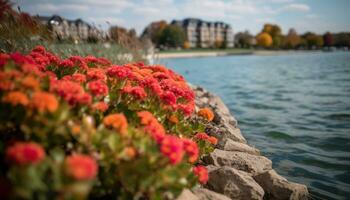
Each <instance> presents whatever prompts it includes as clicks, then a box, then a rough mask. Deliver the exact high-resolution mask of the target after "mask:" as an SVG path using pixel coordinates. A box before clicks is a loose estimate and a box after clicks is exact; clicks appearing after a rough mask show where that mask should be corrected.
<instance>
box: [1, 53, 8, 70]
mask: <svg viewBox="0 0 350 200" xmlns="http://www.w3.org/2000/svg"><path fill="white" fill-rule="evenodd" d="M9 58H10V56H9V55H8V54H4V53H0V68H2V67H3V66H4V65H5V64H6V63H7V60H8V59H9Z"/></svg>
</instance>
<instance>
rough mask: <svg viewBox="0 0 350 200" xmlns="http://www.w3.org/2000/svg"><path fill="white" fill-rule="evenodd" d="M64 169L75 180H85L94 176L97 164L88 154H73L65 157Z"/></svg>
mask: <svg viewBox="0 0 350 200" xmlns="http://www.w3.org/2000/svg"><path fill="white" fill-rule="evenodd" d="M65 170H66V173H67V175H68V176H70V177H72V178H74V179H75V180H78V181H87V180H91V179H94V178H95V177H96V175H97V172H98V166H97V163H96V161H95V160H94V159H92V158H91V157H90V156H86V155H81V154H74V155H71V156H68V157H67V158H66V160H65Z"/></svg>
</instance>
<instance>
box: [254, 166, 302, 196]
mask: <svg viewBox="0 0 350 200" xmlns="http://www.w3.org/2000/svg"><path fill="white" fill-rule="evenodd" d="M254 179H255V181H256V182H257V183H259V185H260V186H261V187H262V188H264V190H265V193H266V194H265V196H266V198H268V199H272V200H277V199H278V200H284V199H285V200H300V199H301V200H304V199H305V200H307V199H308V196H309V192H308V190H307V187H306V186H305V185H301V184H298V183H292V182H289V181H287V179H285V178H283V177H282V176H280V175H278V174H277V173H276V171H275V170H270V171H267V172H265V173H263V174H259V175H257V176H255V177H254Z"/></svg>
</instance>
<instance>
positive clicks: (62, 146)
mask: <svg viewBox="0 0 350 200" xmlns="http://www.w3.org/2000/svg"><path fill="white" fill-rule="evenodd" d="M194 98H195V97H194V92H193V91H192V90H191V89H190V87H189V86H188V85H187V83H186V81H185V80H184V78H183V77H182V76H181V75H178V74H176V73H175V72H173V71H172V70H170V69H167V68H166V67H164V66H160V65H152V66H147V65H144V64H143V63H132V64H125V65H122V66H120V65H113V64H112V63H111V62H110V61H108V60H106V59H104V58H96V57H93V56H86V57H81V56H72V57H69V58H66V59H61V58H60V57H59V56H57V55H54V54H52V53H50V52H48V51H47V50H46V49H45V48H44V47H42V46H38V47H36V48H34V49H33V50H32V51H31V52H30V53H29V54H27V55H22V54H20V53H12V54H0V109H1V112H0V131H1V132H2V133H3V134H1V135H0V138H1V140H0V146H3V147H6V150H5V151H4V153H3V154H4V155H2V157H3V158H4V159H3V162H2V163H5V164H6V166H4V167H3V168H2V170H4V171H2V172H1V174H3V175H6V178H5V177H2V175H0V180H2V179H5V180H6V181H7V182H9V183H10V185H11V187H13V188H14V190H13V191H14V192H13V194H12V195H13V198H14V199H16V198H19V199H21V198H27V197H28V195H29V197H34V196H33V195H39V196H48V195H52V194H57V195H59V198H65V197H67V198H73V199H74V198H78V199H84V198H88V197H91V198H106V197H110V196H113V195H120V198H121V199H122V198H125V199H130V198H131V197H132V196H133V195H136V194H137V195H144V196H142V198H144V199H164V195H165V194H169V193H173V195H175V196H176V195H178V193H179V187H192V186H194V185H196V184H197V183H201V184H205V183H206V182H207V180H208V174H207V171H206V168H205V167H202V166H196V167H195V165H197V161H198V160H199V158H200V157H201V154H203V153H208V151H209V150H208V149H209V148H208V146H210V145H211V146H212V145H215V144H216V143H217V139H216V138H214V137H211V136H208V135H207V134H205V133H203V131H204V128H203V125H202V124H200V123H202V122H203V121H200V120H197V118H196V117H193V115H194V110H195V101H194ZM198 115H199V116H202V117H204V118H205V119H207V120H208V121H211V120H213V118H214V115H213V113H212V112H211V111H210V110H205V109H203V110H200V111H199V112H198ZM195 120H197V121H195ZM203 141H205V143H204V144H203ZM1 153H2V152H0V154H1ZM28 173H30V174H31V175H30V176H29V175H28V176H27V175H26V177H29V178H28V180H26V181H28V183H31V182H33V185H32V184H23V183H22V182H23V180H19V179H18V177H21V176H23V175H24V174H28ZM193 174H194V175H196V176H193ZM196 177H197V178H196ZM183 180H186V181H183ZM34 183H35V184H34ZM180 183H181V184H182V183H186V184H183V185H181V186H179V184H180ZM43 185H47V186H48V187H43ZM116 186H120V187H116ZM16 191H24V192H21V193H17V192H16ZM23 194H25V195H27V196H25V197H24V196H22V195H23ZM118 198H119V197H118Z"/></svg>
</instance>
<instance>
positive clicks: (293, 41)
mask: <svg viewBox="0 0 350 200" xmlns="http://www.w3.org/2000/svg"><path fill="white" fill-rule="evenodd" d="M283 43H284V44H283V46H284V47H285V48H287V49H291V48H295V47H297V46H298V45H299V44H300V43H301V39H300V37H299V35H298V33H297V32H296V31H295V29H293V28H291V29H289V32H288V34H287V36H286V37H285V38H284V42H283Z"/></svg>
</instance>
